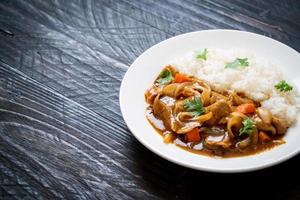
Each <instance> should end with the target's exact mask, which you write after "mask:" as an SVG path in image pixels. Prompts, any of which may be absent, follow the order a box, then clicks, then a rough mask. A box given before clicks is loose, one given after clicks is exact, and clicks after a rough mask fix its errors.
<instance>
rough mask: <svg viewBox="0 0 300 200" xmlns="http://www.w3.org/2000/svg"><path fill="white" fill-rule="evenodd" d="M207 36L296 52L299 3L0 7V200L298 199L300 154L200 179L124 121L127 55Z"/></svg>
mask: <svg viewBox="0 0 300 200" xmlns="http://www.w3.org/2000/svg"><path fill="white" fill-rule="evenodd" d="M216 28H220V29H238V30H246V31H251V32H255V33H259V34H263V35H266V36H269V37H272V38H274V39H277V40H279V41H281V42H283V43H285V44H287V45H289V46H291V47H293V48H294V49H296V50H297V51H300V1H297V0H289V1H280V0H276V1H273V0H268V1H261V0H254V1H251V0H248V1H243V0H228V1H219V0H211V1H209V0H205V1H196V0H187V1H179V0H174V1H173V0H167V1H165V0H156V1H147V0H140V1H138V0H136V1H131V0H120V1H110V0H102V1H96V0H81V1H80V0H77V1H75V0H70V1H67V0H66V1H62V0H61V1H58V0H57V1H46V0H45V1H21V0H12V1H6V0H1V1H0V199H203V197H204V195H209V196H210V198H209V199H215V198H222V199H227V198H230V199H233V198H237V199H245V198H253V199H254V198H255V199H261V198H267V199H300V182H299V181H298V182H297V180H299V178H300V173H299V169H300V165H299V161H300V157H299V156H296V157H294V158H292V159H290V160H289V161H287V162H285V163H282V164H280V165H277V166H274V167H271V168H269V169H265V170H261V171H257V172H251V173H243V174H215V173H206V172H200V171H195V170H191V169H187V168H184V167H181V166H178V165H175V164H173V163H170V162H168V161H166V160H164V159H162V158H160V157H158V156H156V155H154V154H153V153H151V152H150V151H149V150H147V149H146V148H145V147H143V146H142V145H141V144H140V143H139V142H137V140H136V139H135V138H134V137H133V136H132V134H131V133H130V132H129V130H128V128H127V126H126V125H125V123H124V121H123V118H122V116H121V113H120V108H119V102H118V93H119V87H120V83H121V80H122V77H123V76H124V74H125V72H126V70H127V69H128V67H129V65H130V64H131V63H132V62H133V61H134V59H135V58H136V57H137V56H139V55H140V54H141V53H142V52H143V51H145V50H146V49H147V48H149V47H151V46H152V45H154V44H156V43H158V42H160V41H162V40H164V39H167V38H169V37H172V36H175V35H178V34H181V33H186V32H190V31H197V30H205V29H216ZM238 191H240V192H242V194H240V195H237V194H236V192H238ZM205 199H207V198H205Z"/></svg>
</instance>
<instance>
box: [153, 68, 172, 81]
mask: <svg viewBox="0 0 300 200" xmlns="http://www.w3.org/2000/svg"><path fill="white" fill-rule="evenodd" d="M172 80H173V76H172V72H171V71H170V70H168V69H164V70H163V71H162V72H160V74H159V79H157V80H156V82H157V83H158V84H159V85H165V84H168V83H171V82H172Z"/></svg>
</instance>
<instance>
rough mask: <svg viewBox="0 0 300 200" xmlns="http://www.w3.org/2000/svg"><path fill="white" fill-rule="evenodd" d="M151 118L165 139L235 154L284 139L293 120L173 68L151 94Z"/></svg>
mask: <svg viewBox="0 0 300 200" xmlns="http://www.w3.org/2000/svg"><path fill="white" fill-rule="evenodd" d="M145 99H146V102H147V103H148V104H149V106H148V107H147V110H146V116H147V119H148V120H149V122H150V123H151V125H152V126H153V127H154V128H155V130H157V131H158V132H159V133H160V134H161V135H162V136H163V140H164V142H165V143H171V142H174V143H175V144H176V145H178V146H180V147H182V148H184V149H186V150H188V151H191V152H194V153H200V154H203V155H212V156H215V155H216V156H222V157H233V156H243V155H249V154H254V153H257V152H261V151H263V150H266V149H269V148H272V147H274V146H276V145H278V144H282V143H284V141H283V140H282V137H283V135H284V134H285V133H286V131H287V128H288V126H287V124H286V123H285V121H283V120H282V119H279V118H277V117H275V116H272V114H271V113H270V112H269V111H268V110H267V109H265V108H262V107H261V106H260V102H255V101H253V100H251V99H249V98H247V97H245V96H244V95H243V94H241V93H236V92H232V91H226V92H217V91H214V90H213V89H212V88H211V87H210V86H209V84H208V83H207V82H205V81H203V80H200V79H198V78H196V77H193V76H188V75H185V74H182V73H180V72H178V71H177V70H175V69H174V68H173V67H172V66H167V67H165V68H164V69H163V71H162V72H161V73H160V74H159V76H158V77H157V79H156V80H155V82H154V84H153V86H152V87H151V88H150V89H149V90H147V91H146V92H145Z"/></svg>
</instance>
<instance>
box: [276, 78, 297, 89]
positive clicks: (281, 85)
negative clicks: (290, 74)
mask: <svg viewBox="0 0 300 200" xmlns="http://www.w3.org/2000/svg"><path fill="white" fill-rule="evenodd" d="M274 87H275V88H276V89H277V90H279V91H280V92H288V91H291V90H292V89H293V86H291V85H289V84H288V83H287V82H286V81H285V80H281V81H279V83H277V84H276V85H275V86H274Z"/></svg>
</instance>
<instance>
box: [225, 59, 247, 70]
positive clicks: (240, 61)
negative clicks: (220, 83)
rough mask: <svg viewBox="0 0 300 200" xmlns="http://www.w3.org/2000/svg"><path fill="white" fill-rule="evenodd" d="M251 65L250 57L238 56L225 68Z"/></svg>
mask: <svg viewBox="0 0 300 200" xmlns="http://www.w3.org/2000/svg"><path fill="white" fill-rule="evenodd" d="M248 66H249V62H248V58H237V59H235V60H234V61H233V62H230V63H227V64H226V66H225V68H231V69H239V68H245V67H248Z"/></svg>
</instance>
